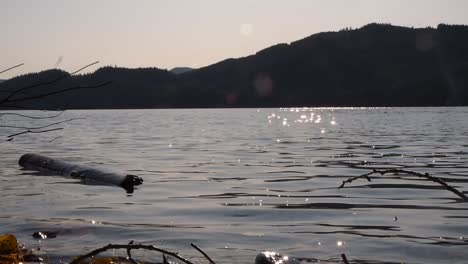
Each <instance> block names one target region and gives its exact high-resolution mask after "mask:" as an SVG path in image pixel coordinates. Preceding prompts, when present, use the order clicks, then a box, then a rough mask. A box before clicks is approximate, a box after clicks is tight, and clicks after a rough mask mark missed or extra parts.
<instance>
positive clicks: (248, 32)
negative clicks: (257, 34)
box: [239, 24, 254, 37]
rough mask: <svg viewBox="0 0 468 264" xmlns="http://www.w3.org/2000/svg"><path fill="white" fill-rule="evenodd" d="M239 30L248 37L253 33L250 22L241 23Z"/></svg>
mask: <svg viewBox="0 0 468 264" xmlns="http://www.w3.org/2000/svg"><path fill="white" fill-rule="evenodd" d="M239 32H240V34H241V35H242V36H246V37H250V36H252V35H253V33H254V26H253V25H252V24H241V25H240V28H239Z"/></svg>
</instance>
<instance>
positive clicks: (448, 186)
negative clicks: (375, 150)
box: [338, 169, 468, 201]
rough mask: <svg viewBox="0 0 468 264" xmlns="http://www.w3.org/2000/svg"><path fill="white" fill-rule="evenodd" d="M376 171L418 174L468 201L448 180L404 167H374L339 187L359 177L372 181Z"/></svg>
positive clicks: (381, 172)
mask: <svg viewBox="0 0 468 264" xmlns="http://www.w3.org/2000/svg"><path fill="white" fill-rule="evenodd" d="M376 173H379V174H380V175H384V174H389V173H393V174H399V173H403V174H408V175H413V176H417V177H420V178H424V179H427V180H431V181H433V182H435V183H438V184H440V185H442V186H443V187H444V188H445V189H446V190H448V191H450V192H452V193H454V194H456V195H458V196H459V197H460V198H461V199H463V200H464V201H468V197H466V196H465V195H464V194H463V193H462V192H460V191H459V190H457V189H455V188H454V187H452V186H450V185H448V184H447V183H446V182H444V181H443V180H442V179H440V178H437V177H435V176H431V175H429V173H424V174H422V173H419V172H414V171H410V170H402V169H388V170H377V169H374V170H373V171H372V172H369V173H366V174H363V175H360V176H356V177H352V178H349V179H347V180H344V181H343V182H342V183H341V185H340V186H339V187H338V189H341V188H343V187H344V186H345V185H346V184H347V183H352V182H353V181H355V180H357V179H361V178H364V179H367V180H368V181H371V179H370V177H369V176H370V175H372V174H376Z"/></svg>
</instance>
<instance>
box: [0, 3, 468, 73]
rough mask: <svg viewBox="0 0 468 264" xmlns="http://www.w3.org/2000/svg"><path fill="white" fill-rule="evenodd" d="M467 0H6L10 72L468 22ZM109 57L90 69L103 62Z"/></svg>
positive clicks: (194, 61)
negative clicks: (371, 26)
mask: <svg viewBox="0 0 468 264" xmlns="http://www.w3.org/2000/svg"><path fill="white" fill-rule="evenodd" d="M467 10H468V1H466V0H321V1H318V0H317V1H315V0H230V1H228V0H147V1H143V0H134V1H130V0H128V1H124V0H75V1H72V0H70V1H68V0H41V1H39V0H0V29H1V30H0V34H1V38H0V39H1V41H0V70H2V69H5V68H8V67H9V66H13V65H15V64H18V63H25V65H24V66H23V67H21V68H18V69H16V70H13V71H10V72H8V73H6V74H2V75H0V79H5V78H9V77H11V76H14V75H18V74H22V73H27V72H36V71H41V70H44V69H49V68H54V67H58V68H62V69H64V70H67V71H73V70H76V69H77V68H80V66H83V65H86V64H88V63H90V62H93V61H96V60H99V61H101V63H100V64H99V66H105V65H118V66H123V67H153V66H154V67H159V68H167V69H170V68H172V67H176V66H189V67H202V66H206V65H209V64H212V63H215V62H217V61H220V60H223V59H225V58H229V57H233V58H236V57H242V56H246V55H249V54H252V53H255V52H257V51H258V50H261V49H263V48H266V47H268V46H271V45H274V44H277V43H280V42H291V41H294V40H298V39H301V38H304V37H306V36H309V35H311V34H314V33H317V32H321V31H335V30H339V29H342V28H345V27H353V28H356V27H361V26H363V25H365V24H368V23H370V22H384V23H392V24H396V25H404V26H415V27H426V26H437V24H439V23H449V24H468V15H467V12H468V11H467ZM99 66H96V67H94V68H93V69H90V70H95V69H96V68H98V67H99Z"/></svg>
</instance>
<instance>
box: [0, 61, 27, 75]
mask: <svg viewBox="0 0 468 264" xmlns="http://www.w3.org/2000/svg"><path fill="white" fill-rule="evenodd" d="M23 65H24V63H20V64H18V65H15V66H13V67H10V68H8V69H5V70H3V71H0V74H2V73H5V72H7V71H9V70H13V69H14V68H18V67H20V66H23Z"/></svg>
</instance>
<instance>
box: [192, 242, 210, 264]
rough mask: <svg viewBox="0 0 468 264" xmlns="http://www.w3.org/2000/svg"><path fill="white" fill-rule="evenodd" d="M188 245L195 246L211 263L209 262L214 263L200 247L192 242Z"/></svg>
mask: <svg viewBox="0 0 468 264" xmlns="http://www.w3.org/2000/svg"><path fill="white" fill-rule="evenodd" d="M190 245H191V246H192V247H193V248H195V249H196V250H198V251H199V252H200V253H202V254H203V256H205V258H206V259H207V260H208V261H209V262H210V263H211V264H216V263H215V262H214V261H213V260H212V259H211V258H210V256H208V254H206V253H205V252H204V251H203V250H201V248H199V247H198V246H197V245H195V244H194V243H190Z"/></svg>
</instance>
